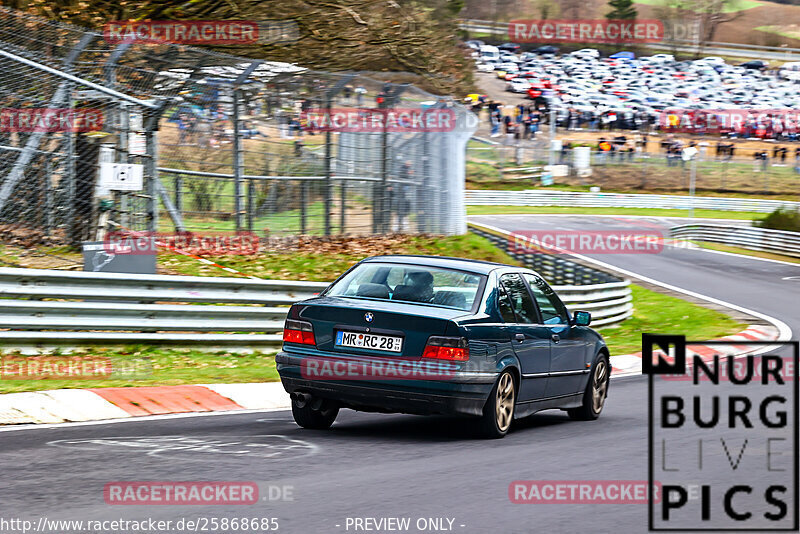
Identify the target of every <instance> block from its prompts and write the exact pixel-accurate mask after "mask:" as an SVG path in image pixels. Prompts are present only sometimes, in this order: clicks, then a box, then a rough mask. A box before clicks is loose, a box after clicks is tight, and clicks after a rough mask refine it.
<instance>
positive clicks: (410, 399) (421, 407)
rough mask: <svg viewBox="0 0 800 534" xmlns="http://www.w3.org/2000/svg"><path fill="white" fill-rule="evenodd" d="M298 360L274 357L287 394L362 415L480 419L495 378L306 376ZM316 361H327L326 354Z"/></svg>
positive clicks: (466, 373)
mask: <svg viewBox="0 0 800 534" xmlns="http://www.w3.org/2000/svg"><path fill="white" fill-rule="evenodd" d="M304 357H308V356H304V355H302V354H295V353H288V352H279V353H278V355H277V356H276V357H275V362H276V365H277V369H278V374H279V375H280V377H281V382H282V383H283V387H284V389H285V390H286V391H287V392H288V393H294V392H296V391H298V392H304V393H310V394H311V395H314V396H317V397H320V398H323V399H329V400H333V401H337V402H339V403H340V404H341V405H342V406H344V407H348V408H353V409H356V410H363V411H379V412H400V413H414V414H437V413H438V414H453V415H480V414H481V413H482V411H483V406H484V405H485V404H486V399H487V398H488V397H489V393H490V392H491V390H492V388H493V387H494V383H495V381H496V379H497V373H496V372H474V371H455V372H453V373H452V375H449V376H448V377H447V379H446V380H431V379H424V380H420V379H407V380H396V379H393V380H389V379H386V380H378V379H374V378H370V379H365V378H363V377H362V378H359V379H350V380H330V379H318V378H309V377H308V376H304V373H302V372H301V365H302V360H303V359H304ZM311 357H314V356H311ZM319 357H325V358H326V359H330V358H332V356H331V355H330V354H327V353H325V354H321V355H320V356H319ZM334 358H335V357H334Z"/></svg>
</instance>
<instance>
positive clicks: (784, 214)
mask: <svg viewBox="0 0 800 534" xmlns="http://www.w3.org/2000/svg"><path fill="white" fill-rule="evenodd" d="M755 225H756V226H758V227H760V228H769V229H771V230H786V231H788V232H800V212H798V211H793V210H789V209H786V210H784V209H781V208H778V209H776V210H775V211H773V212H772V213H770V214H769V215H767V216H766V217H764V218H763V219H760V220H758V221H756V222H755Z"/></svg>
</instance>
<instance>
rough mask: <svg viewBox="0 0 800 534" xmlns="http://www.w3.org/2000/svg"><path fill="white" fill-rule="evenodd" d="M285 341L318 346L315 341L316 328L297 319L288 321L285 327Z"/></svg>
mask: <svg viewBox="0 0 800 534" xmlns="http://www.w3.org/2000/svg"><path fill="white" fill-rule="evenodd" d="M283 340H284V341H288V342H289V343H300V344H303V345H316V344H317V342H316V341H315V340H314V328H313V327H312V326H311V323H309V322H308V321H298V320H296V319H286V323H285V324H284V325H283Z"/></svg>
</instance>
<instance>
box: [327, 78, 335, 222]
mask: <svg viewBox="0 0 800 534" xmlns="http://www.w3.org/2000/svg"><path fill="white" fill-rule="evenodd" d="M325 112H326V113H327V114H328V116H330V114H331V94H330V92H329V93H328V96H327V98H326V99H325ZM331 137H332V136H331V129H330V128H326V129H325V235H331V208H332V198H331V197H332V196H333V192H332V191H331V186H332V184H331V141H332V140H331Z"/></svg>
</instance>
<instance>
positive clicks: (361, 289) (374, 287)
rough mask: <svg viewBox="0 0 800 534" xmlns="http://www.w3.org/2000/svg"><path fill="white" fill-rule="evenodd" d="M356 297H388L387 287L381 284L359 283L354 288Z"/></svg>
mask: <svg viewBox="0 0 800 534" xmlns="http://www.w3.org/2000/svg"><path fill="white" fill-rule="evenodd" d="M356 296H357V297H373V298H377V299H388V298H389V288H388V287H386V286H385V285H383V284H370V283H367V284H359V285H358V289H357V290H356Z"/></svg>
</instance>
